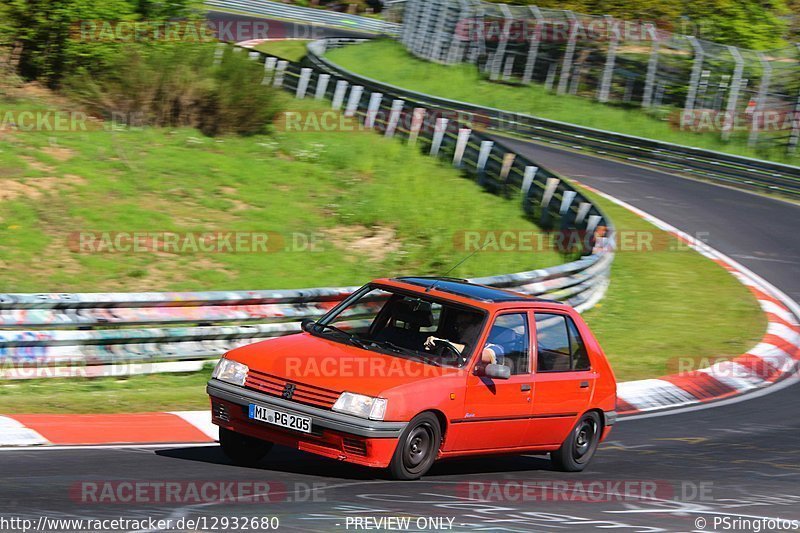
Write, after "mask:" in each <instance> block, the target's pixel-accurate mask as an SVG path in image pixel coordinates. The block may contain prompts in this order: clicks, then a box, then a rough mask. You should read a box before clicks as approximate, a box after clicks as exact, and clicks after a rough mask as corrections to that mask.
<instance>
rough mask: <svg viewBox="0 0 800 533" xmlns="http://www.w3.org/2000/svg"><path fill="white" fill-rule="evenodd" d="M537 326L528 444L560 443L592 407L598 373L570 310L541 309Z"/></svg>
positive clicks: (535, 321) (536, 315)
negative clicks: (568, 312)
mask: <svg viewBox="0 0 800 533" xmlns="http://www.w3.org/2000/svg"><path fill="white" fill-rule="evenodd" d="M534 326H535V331H536V333H535V338H536V343H535V344H536V368H535V370H534V373H533V382H534V388H535V390H536V396H535V398H534V402H533V408H532V417H531V426H530V432H529V437H528V441H529V442H528V443H527V444H530V445H549V444H560V443H561V442H563V441H564V439H565V438H566V436H567V435H568V433H569V431H570V430H571V429H572V427H573V425H574V424H575V422H576V419H577V417H578V416H580V415H581V414H583V413H584V412H585V411H586V410H587V409H588V406H589V402H590V400H591V398H592V391H593V390H594V385H595V382H596V381H597V374H596V373H595V372H593V371H592V368H591V363H590V361H589V356H588V353H587V350H586V346H585V344H584V342H583V339H582V337H581V335H580V332H579V330H578V328H577V326H576V324H575V322H574V321H573V320H572V318H570V316H569V315H568V314H566V313H559V312H556V311H542V312H539V311H537V312H535V314H534Z"/></svg>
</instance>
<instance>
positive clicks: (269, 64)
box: [261, 57, 278, 85]
mask: <svg viewBox="0 0 800 533" xmlns="http://www.w3.org/2000/svg"><path fill="white" fill-rule="evenodd" d="M277 64H278V58H277V57H267V58H266V59H265V60H264V79H262V80H261V85H269V84H271V83H272V79H273V77H274V75H275V65H277Z"/></svg>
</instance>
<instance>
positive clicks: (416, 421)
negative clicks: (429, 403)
mask: <svg viewBox="0 0 800 533" xmlns="http://www.w3.org/2000/svg"><path fill="white" fill-rule="evenodd" d="M441 444H442V428H441V426H440V425H439V419H438V418H436V415H434V414H433V413H421V414H419V415H417V416H415V417H414V418H413V419H412V420H411V422H409V423H408V426H406V429H405V430H403V433H402V435H400V439H399V440H398V441H397V448H395V450H394V455H393V456H392V461H391V462H390V463H389V472H390V473H391V476H392V478H393V479H398V480H404V481H408V480H412V479H419V478H420V477H422V476H423V475H425V473H426V472H427V471H428V470H430V468H431V466H432V465H433V463H434V461H436V456H437V455H438V454H439V446H441Z"/></svg>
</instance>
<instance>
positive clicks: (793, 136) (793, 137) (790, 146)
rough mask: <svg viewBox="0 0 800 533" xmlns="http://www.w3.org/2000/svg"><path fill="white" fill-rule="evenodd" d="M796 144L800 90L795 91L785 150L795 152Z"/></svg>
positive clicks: (799, 141) (798, 141)
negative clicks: (795, 95)
mask: <svg viewBox="0 0 800 533" xmlns="http://www.w3.org/2000/svg"><path fill="white" fill-rule="evenodd" d="M798 144H800V90H799V91H797V104H795V106H794V117H792V134H791V135H790V136H789V144H788V146H787V152H788V153H789V154H794V153H796V152H797V145H798Z"/></svg>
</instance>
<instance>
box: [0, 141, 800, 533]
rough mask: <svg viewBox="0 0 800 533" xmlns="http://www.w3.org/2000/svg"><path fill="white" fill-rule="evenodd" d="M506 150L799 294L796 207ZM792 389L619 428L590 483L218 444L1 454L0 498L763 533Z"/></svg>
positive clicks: (799, 478)
mask: <svg viewBox="0 0 800 533" xmlns="http://www.w3.org/2000/svg"><path fill="white" fill-rule="evenodd" d="M505 142H507V143H508V144H510V145H512V146H513V147H514V148H515V149H516V150H518V151H519V152H520V153H522V154H525V155H527V156H530V157H531V158H533V159H534V160H536V161H538V162H540V163H541V164H542V165H544V166H548V167H550V168H552V169H554V170H557V171H560V172H562V173H563V174H564V175H567V176H573V177H575V178H577V179H578V180H579V181H581V182H582V183H586V184H588V185H591V186H593V187H595V188H597V189H599V190H601V191H603V192H607V193H609V194H612V195H614V196H616V197H618V198H620V199H622V200H625V201H627V202H629V203H631V204H633V205H635V206H636V207H639V208H641V209H643V210H645V211H648V212H649V213H651V214H653V215H655V216H657V217H659V218H662V219H663V220H665V221H667V222H669V223H671V224H673V225H675V226H676V227H678V228H679V229H682V230H684V231H686V232H688V233H691V234H696V233H700V232H702V233H704V234H706V235H707V236H706V238H705V240H706V241H707V242H708V243H709V244H711V245H712V246H714V247H715V248H717V249H718V250H720V251H721V252H723V253H726V254H728V255H730V256H731V257H733V258H734V259H736V260H737V261H739V262H740V263H742V264H743V265H745V266H747V267H748V268H750V269H752V270H753V271H754V272H756V273H757V274H759V275H761V276H762V277H764V278H765V279H767V280H768V281H770V282H772V283H773V284H774V285H776V286H777V287H778V288H779V289H781V290H783V291H784V292H786V293H787V294H788V295H789V296H791V297H792V298H794V299H795V300H800V235H798V220H800V207H798V206H795V205H791V204H788V203H784V202H780V201H776V200H772V199H768V198H763V197H759V196H754V195H751V194H748V193H744V192H739V191H736V190H732V189H728V188H724V187H719V186H714V185H710V184H706V183H701V182H697V181H692V180H688V179H683V178H678V177H673V176H670V175H668V174H664V173H660V172H654V171H648V170H643V169H641V168H637V167H633V166H629V165H624V164H621V163H615V162H610V161H606V160H602V159H598V158H593V157H589V156H582V155H575V154H572V153H567V152H564V151H560V150H557V149H555V148H551V147H542V146H538V145H533V144H528V143H524V142H520V141H505ZM632 327H635V325H632ZM699 327H702V325H699ZM796 382H797V380H796V379H794V378H790V379H789V380H786V381H784V382H782V383H781V384H780V385H778V386H776V387H773V389H771V390H772V391H774V392H770V393H768V394H761V395H760V396H758V397H753V398H752V399H748V398H747V397H741V398H739V399H736V400H734V401H730V402H727V403H726V402H723V403H721V404H717V405H715V406H711V407H710V408H703V409H693V410H689V411H684V412H680V413H673V414H666V415H664V414H662V415H660V416H652V415H650V416H647V415H645V416H639V417H633V418H628V419H624V420H621V421H620V422H619V423H618V425H617V426H616V427H615V429H614V431H613V433H612V435H611V439H610V441H608V442H606V443H604V444H603V445H602V446H601V448H600V450H599V451H598V453H597V456H596V457H595V459H594V461H593V463H592V464H591V465H590V467H589V469H588V470H587V471H585V472H583V473H580V474H564V473H561V472H555V471H552V470H550V465H549V461H548V460H547V459H546V458H542V457H527V456H525V457H491V458H478V459H468V460H457V461H455V460H454V461H449V462H442V463H439V464H437V465H436V466H434V468H433V470H432V471H431V473H430V474H429V475H428V476H426V477H425V478H424V479H423V480H421V481H416V482H393V481H389V480H388V479H387V478H385V477H381V476H382V474H381V473H380V472H377V471H371V470H367V469H363V468H359V467H355V466H351V465H347V464H343V463H338V462H336V461H333V460H327V459H321V458H317V457H315V456H311V455H305V454H301V453H299V452H295V451H292V450H288V449H282V448H276V449H275V450H273V452H272V453H271V454H270V455H269V456H268V457H267V458H266V459H265V460H264V461H263V462H262V463H261V465H260V466H259V467H258V468H242V467H237V466H233V465H231V464H229V462H228V461H227V460H226V459H225V458H224V457H223V455H222V453H221V451H220V450H219V449H218V447H217V446H197V447H187V446H181V445H176V446H174V447H168V446H164V447H159V448H146V447H139V448H122V449H114V448H95V449H50V450H46V449H45V450H31V449H26V450H1V451H0V472H2V483H0V501H3V503H4V507H5V511H6V514H7V515H14V516H23V517H29V518H32V519H34V520H38V519H39V517H40V516H42V515H43V514H44V515H46V516H47V517H49V518H59V517H60V518H67V517H70V518H73V517H74V518H77V517H83V518H93V519H98V518H117V517H125V518H144V517H152V518H171V519H173V520H178V519H180V518H181V517H183V518H186V517H231V518H232V517H242V516H248V517H252V516H257V517H269V516H278V517H279V518H280V529H281V530H287V531H291V530H297V531H345V530H357V529H356V528H355V527H354V519H355V518H356V517H362V518H363V517H381V516H401V515H407V516H411V517H413V519H412V521H411V527H410V528H409V529H408V530H411V531H414V530H417V529H416V525H417V524H416V522H415V521H414V519H415V518H416V517H422V518H424V519H430V518H432V517H442V518H444V519H445V520H444V524H445V526H447V524H448V523H449V522H448V519H452V520H453V521H452V526H450V527H451V530H454V531H489V530H491V531H564V532H570V531H591V530H605V529H614V530H622V531H693V530H697V531H714V530H715V529H714V520H715V518H716V520H723V519H724V520H727V521H728V522H727V523H728V524H729V525H730V526H731V527H728V528H727V529H723V525H718V526H717V528H716V530H717V531H722V530H728V531H748V530H749V531H753V530H755V527H754V526H751V527H741V526H743V524H742V523H741V522H740V523H739V526H740V527H738V528H737V527H733V526H735V525H737V524H736V523H735V522H733V520H734V519H737V520H743V519H751V520H754V519H757V518H759V517H767V518H783V519H788V520H800V505H799V504H800V419H799V418H798V411H797V405H798V400H800V386H798V385H797V384H796ZM95 481H170V482H171V481H180V482H192V481H197V482H200V481H221V482H252V481H256V482H267V483H269V494H270V496H269V499H270V500H271V501H269V502H265V503H258V504H253V503H236V504H233V503H224V504H213V503H212V504H192V503H174V504H163V503H161V504H152V505H151V504H147V503H135V504H132V503H116V504H98V503H91V502H86V501H83V499H82V497H81V491H80V488H81V485H80V484H81V483H82V482H95ZM522 481H525V482H527V483H540V484H545V483H549V482H558V483H560V482H569V483H570V484H571V485H570V487H571V488H572V490H568V491H566V492H559V493H558V494H559V497H557V498H553V497H549V498H548V497H547V494H548V493H547V492H546V491H531V493H529V494H527V495H526V494H524V493H523V492H522V491H520V490H518V484H517V483H516V482H522ZM618 481H619V482H630V484H631V485H632V486H641V485H642V484H643V483H649V484H650V485H647V486H648V487H651V488H652V487H653V486H654V487H655V491H654V493H648V495H647V497H645V498H633V497H630V496H628V497H624V496H623V497H619V496H618V494H617V493H615V490H618V488H619V487H620V484H619V483H616V482H618ZM481 482H484V483H485V484H481ZM589 482H599V484H598V485H595V486H594V487H595V489H593V492H590V493H589V495H588V496H587V494H586V493H581V492H580V490H579V489H578V488H577V487H580V485H576V484H578V483H589ZM545 486H546V485H545ZM585 486H586V485H584V487H585ZM597 487H600V488H599V489H597ZM550 494H552V493H550ZM582 495H583V498H581V496H582ZM581 499H583V500H584V501H575V500H581ZM568 500H569V501H568ZM585 500H589V501H585ZM348 518H349V521H348ZM207 523H208V524H209V525H210V524H211V522H207ZM420 524H421V525H423V526H425V525H426V524H428V525H430V523H427V522H420ZM348 525H349V527H348ZM219 529H221V528H219ZM423 529H430V528H429V527H424V528H423ZM769 529H771V528H765V527H763V526H762V527H761V530H769ZM384 530H385V529H384Z"/></svg>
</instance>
